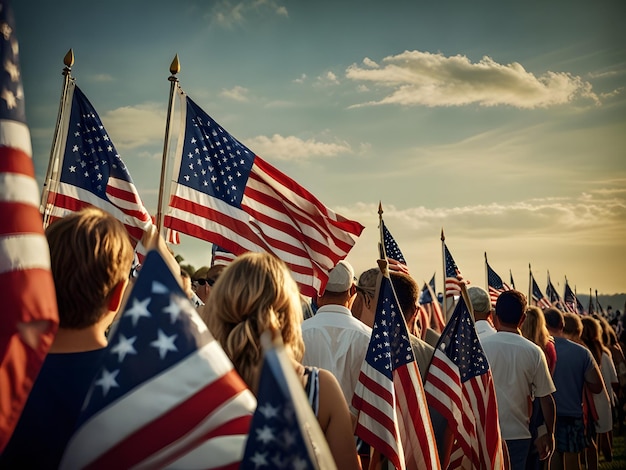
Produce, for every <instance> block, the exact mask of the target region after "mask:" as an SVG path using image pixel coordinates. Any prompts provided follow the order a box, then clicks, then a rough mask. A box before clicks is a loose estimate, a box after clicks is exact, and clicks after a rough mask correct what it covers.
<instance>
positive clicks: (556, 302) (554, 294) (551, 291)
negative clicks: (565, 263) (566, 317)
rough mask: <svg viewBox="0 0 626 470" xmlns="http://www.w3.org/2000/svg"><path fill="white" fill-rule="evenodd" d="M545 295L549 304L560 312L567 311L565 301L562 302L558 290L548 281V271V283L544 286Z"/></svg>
mask: <svg viewBox="0 0 626 470" xmlns="http://www.w3.org/2000/svg"><path fill="white" fill-rule="evenodd" d="M546 296H547V297H548V299H550V304H552V305H553V306H554V307H556V308H558V309H559V310H561V311H562V312H567V311H568V310H567V307H566V306H565V303H564V302H563V299H562V298H561V296H560V295H559V293H558V291H557V290H556V288H555V287H554V285H553V284H552V281H550V273H549V272H548V285H547V286H546Z"/></svg>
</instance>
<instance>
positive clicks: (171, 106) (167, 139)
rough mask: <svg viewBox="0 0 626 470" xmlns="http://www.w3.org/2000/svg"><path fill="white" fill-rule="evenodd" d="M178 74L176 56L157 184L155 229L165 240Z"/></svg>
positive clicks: (171, 77) (173, 62)
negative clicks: (169, 153) (165, 201)
mask: <svg viewBox="0 0 626 470" xmlns="http://www.w3.org/2000/svg"><path fill="white" fill-rule="evenodd" d="M178 72H180V62H179V61H178V54H176V56H175V57H174V60H172V63H171V64H170V74H171V75H170V76H169V78H168V80H169V82H170V99H169V103H168V105H167V119H166V120H165V138H164V139H163V158H162V159H161V181H160V183H159V200H158V202H157V215H156V229H157V232H158V233H159V235H161V236H162V237H163V238H165V234H163V233H161V228H162V227H163V188H164V186H165V173H166V169H167V149H168V147H169V143H170V124H171V120H172V114H173V113H174V92H175V91H176V85H177V83H178V78H177V77H176V74H177V73H178Z"/></svg>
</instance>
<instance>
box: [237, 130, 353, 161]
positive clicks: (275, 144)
mask: <svg viewBox="0 0 626 470" xmlns="http://www.w3.org/2000/svg"><path fill="white" fill-rule="evenodd" d="M246 145H247V146H248V147H249V148H252V149H254V151H255V153H256V154H257V155H260V156H261V157H262V158H264V159H272V160H294V161H298V160H307V159H311V158H315V157H326V158H328V157H335V156H337V155H339V154H346V153H350V154H351V153H353V150H352V149H351V147H350V145H349V144H347V143H346V142H334V143H332V142H331V143H328V142H319V141H317V140H315V139H307V140H303V139H300V138H298V137H295V136H287V137H283V136H281V135H278V134H274V135H273V136H272V137H266V136H258V137H254V138H252V139H246Z"/></svg>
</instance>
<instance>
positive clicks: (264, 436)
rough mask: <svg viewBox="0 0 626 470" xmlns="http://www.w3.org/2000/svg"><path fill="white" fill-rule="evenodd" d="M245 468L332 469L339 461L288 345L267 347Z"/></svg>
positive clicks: (245, 456)
mask: <svg viewBox="0 0 626 470" xmlns="http://www.w3.org/2000/svg"><path fill="white" fill-rule="evenodd" d="M257 401H258V405H257V408H256V411H255V412H254V417H253V418H252V426H251V427H250V433H249V435H248V440H247V442H246V449H245V453H244V458H243V461H242V463H241V468H242V469H254V470H256V469H261V468H267V469H270V468H276V469H282V468H284V469H292V468H293V469H301V470H305V469H317V468H323V469H332V468H336V467H335V462H334V460H333V457H332V455H331V453H330V449H329V448H328V444H327V442H326V437H325V436H324V433H323V431H322V429H321V428H320V426H319V423H318V421H317V417H316V416H315V414H314V413H313V408H311V405H310V404H309V402H308V399H307V396H306V395H305V393H304V388H303V387H302V382H301V381H300V380H299V378H298V377H297V376H296V374H295V372H294V369H293V362H292V361H291V359H290V358H289V357H288V356H287V354H286V353H285V349H284V347H283V346H282V345H272V346H271V347H268V348H265V351H264V359H263V366H262V369H261V379H260V381H259V391H258V393H257Z"/></svg>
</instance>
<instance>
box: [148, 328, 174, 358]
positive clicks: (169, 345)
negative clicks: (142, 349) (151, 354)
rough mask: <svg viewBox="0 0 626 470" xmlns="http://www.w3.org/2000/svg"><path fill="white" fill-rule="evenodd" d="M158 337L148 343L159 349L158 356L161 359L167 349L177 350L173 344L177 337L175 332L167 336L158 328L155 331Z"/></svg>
mask: <svg viewBox="0 0 626 470" xmlns="http://www.w3.org/2000/svg"><path fill="white" fill-rule="evenodd" d="M157 335H158V338H157V339H156V340H154V341H152V342H151V343H150V346H152V347H154V348H156V349H158V350H159V357H160V358H161V359H163V358H165V356H166V355H167V353H168V351H171V352H178V348H177V347H176V346H175V345H174V341H176V338H177V337H178V335H177V334H173V335H171V336H167V335H166V334H165V333H164V332H163V330H161V329H160V328H159V330H158V332H157Z"/></svg>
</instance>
